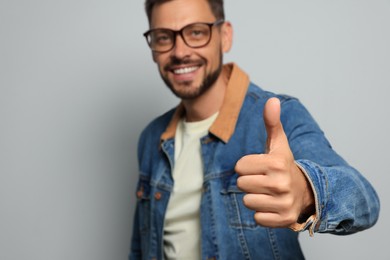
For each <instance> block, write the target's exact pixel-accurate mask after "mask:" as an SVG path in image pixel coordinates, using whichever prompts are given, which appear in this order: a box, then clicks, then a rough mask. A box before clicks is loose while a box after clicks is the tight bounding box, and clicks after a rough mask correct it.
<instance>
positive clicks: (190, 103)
mask: <svg viewBox="0 0 390 260" xmlns="http://www.w3.org/2000/svg"><path fill="white" fill-rule="evenodd" d="M227 83H228V75H227V73H226V71H225V70H222V72H221V75H220V76H219V77H218V79H217V81H216V82H215V83H214V85H213V86H212V87H211V88H210V89H208V90H207V91H206V92H205V93H203V95H201V96H199V97H197V98H195V99H192V100H183V105H184V107H185V111H186V121H187V122H196V121H201V120H204V119H206V118H209V117H210V116H212V115H214V114H215V113H216V112H218V111H219V109H220V108H221V106H222V103H223V99H224V97H225V91H226V86H227Z"/></svg>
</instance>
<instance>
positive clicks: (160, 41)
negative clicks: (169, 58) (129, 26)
mask: <svg viewBox="0 0 390 260" xmlns="http://www.w3.org/2000/svg"><path fill="white" fill-rule="evenodd" d="M147 39H148V42H149V45H150V48H151V49H152V50H154V51H166V50H169V49H170V48H172V45H173V32H172V31H170V30H162V29H159V30H153V31H150V32H149V34H148V35H147Z"/></svg>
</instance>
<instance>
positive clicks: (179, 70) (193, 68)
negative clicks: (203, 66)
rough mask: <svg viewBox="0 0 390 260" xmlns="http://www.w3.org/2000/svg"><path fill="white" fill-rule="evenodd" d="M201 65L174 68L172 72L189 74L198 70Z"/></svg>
mask: <svg viewBox="0 0 390 260" xmlns="http://www.w3.org/2000/svg"><path fill="white" fill-rule="evenodd" d="M199 67H200V66H191V67H185V68H177V69H173V70H172V72H173V73H174V74H176V75H183V74H188V73H191V72H194V71H196V70H197V69H198V68H199Z"/></svg>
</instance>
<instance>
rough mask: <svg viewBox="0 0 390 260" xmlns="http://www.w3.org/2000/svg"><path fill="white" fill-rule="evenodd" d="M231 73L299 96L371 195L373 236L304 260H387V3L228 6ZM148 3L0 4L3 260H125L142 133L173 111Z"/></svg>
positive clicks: (345, 0)
mask: <svg viewBox="0 0 390 260" xmlns="http://www.w3.org/2000/svg"><path fill="white" fill-rule="evenodd" d="M226 13H227V18H228V19H229V20H230V21H231V22H232V23H233V26H234V29H235V41H234V47H233V49H232V51H231V53H230V54H228V55H227V57H226V59H225V61H235V62H237V63H238V64H239V65H240V66H241V67H242V68H243V69H244V70H246V71H247V72H248V73H249V74H250V75H251V79H252V80H253V81H254V82H256V83H257V84H259V85H261V86H262V87H263V88H265V89H268V90H271V91H274V92H279V93H287V94H290V95H294V96H297V97H299V98H300V100H301V101H302V102H303V103H304V104H305V105H306V106H307V107H308V108H309V110H310V111H311V112H312V114H313V115H314V116H315V118H316V119H317V121H318V122H319V124H320V125H321V127H322V128H323V130H324V131H325V132H326V134H327V136H328V138H329V139H330V141H331V142H332V144H333V146H334V147H335V149H336V150H337V151H338V152H339V153H341V154H342V155H343V156H344V158H345V159H347V160H348V161H349V162H350V163H351V164H352V165H354V166H355V167H356V168H358V169H359V170H361V171H362V172H363V173H364V174H365V176H366V177H367V178H368V179H369V180H370V181H371V182H372V184H373V185H374V186H375V187H376V189H377V191H378V193H379V195H380V197H381V203H382V210H381V217H380V220H379V222H378V223H377V225H376V226H375V227H374V228H372V229H370V230H368V231H365V232H362V233H359V234H356V235H353V236H346V237H337V236H333V235H322V234H316V235H315V236H314V238H310V237H309V236H308V234H307V233H304V234H302V235H301V241H302V246H303V249H304V251H305V254H306V257H307V258H308V259H370V258H371V259H390V253H389V249H388V242H386V241H387V235H388V232H389V231H390V230H389V224H388V219H389V218H390V212H389V208H388V204H389V200H390V199H389V188H388V187H389V174H390V173H389V167H388V162H389V160H390V158H389V152H388V147H389V146H390V139H389V137H388V133H389V132H390V124H389V116H388V111H389V109H388V104H387V100H388V95H389V87H390V73H389V70H390V51H389V46H390V36H389V32H390V1H388V0H371V1H369V0H366V1H364V0H340V1H332V0H330V1H317V0H314V1H300V0H297V1H287V0H283V1H258V0H256V1H255V0H250V1H249V0H248V1H233V0H226ZM146 29H147V21H146V18H145V15H144V13H143V1H129V0H127V1H124V0H110V1H108V0H95V1H92V0H77V1H75V0H67V1H53V0H36V1H28V0H12V1H11V0H0V259H1V260H20V259H39V260H41V259H44V260H46V259H47V260H52V259H55V260H57V259H58V260H62V259H63V260H65V259H67V260H68V259H72V260H89V259H91V260H92V259H94V260H95V259H100V260H115V259H118V260H119V259H126V257H127V253H128V248H129V243H130V234H131V228H132V227H131V222H132V214H133V210H134V202H135V196H134V192H135V191H134V188H135V187H134V186H135V182H136V176H137V164H136V144H137V138H138V135H139V133H140V131H141V130H142V128H143V127H144V126H145V125H146V124H147V123H148V122H149V121H150V120H151V119H152V118H154V117H155V116H157V115H159V114H161V113H162V112H164V111H165V110H167V109H168V108H170V107H172V106H173V105H175V104H176V103H177V102H178V100H176V99H175V98H174V97H173V96H172V95H171V93H170V92H169V91H168V90H167V89H166V87H165V86H164V85H163V83H162V82H161V80H160V78H159V75H158V73H157V70H156V67H155V65H154V64H153V62H152V60H151V55H150V52H149V50H148V48H147V46H146V44H145V42H144V39H143V37H142V36H141V34H142V33H143V32H144V31H145V30H146Z"/></svg>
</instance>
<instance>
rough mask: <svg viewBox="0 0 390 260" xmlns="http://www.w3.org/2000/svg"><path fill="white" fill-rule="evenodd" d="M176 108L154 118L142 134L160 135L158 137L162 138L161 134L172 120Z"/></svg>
mask: <svg viewBox="0 0 390 260" xmlns="http://www.w3.org/2000/svg"><path fill="white" fill-rule="evenodd" d="M175 110H176V107H175V108H172V109H170V110H168V111H167V112H165V113H164V114H162V115H160V116H158V117H156V118H154V119H153V120H152V121H150V122H149V124H148V125H147V126H146V127H145V128H144V130H143V131H142V134H141V135H158V138H160V135H161V134H162V133H163V132H164V131H165V130H166V128H167V126H168V124H169V122H170V121H171V119H172V116H173V114H174V113H175Z"/></svg>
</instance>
